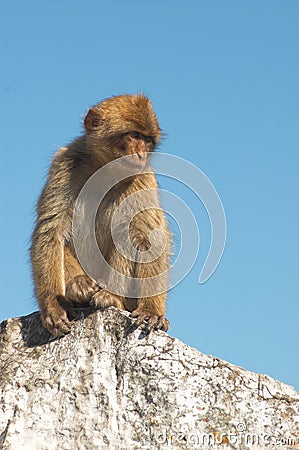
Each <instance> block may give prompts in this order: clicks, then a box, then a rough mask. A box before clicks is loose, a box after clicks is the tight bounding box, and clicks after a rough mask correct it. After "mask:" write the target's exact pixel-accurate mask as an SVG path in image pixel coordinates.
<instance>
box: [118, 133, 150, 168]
mask: <svg viewBox="0 0 299 450" xmlns="http://www.w3.org/2000/svg"><path fill="white" fill-rule="evenodd" d="M111 144H112V145H111V150H112V155H111V156H112V159H116V158H121V157H122V156H129V158H126V159H125V161H124V162H125V163H126V164H130V165H133V166H135V167H139V168H140V169H142V168H144V167H145V166H146V163H147V162H148V157H149V155H150V153H151V152H153V151H154V149H155V138H154V137H153V136H148V135H146V134H144V133H142V132H140V131H136V130H134V131H128V132H127V133H124V134H122V135H120V136H119V137H115V138H114V139H113V138H111Z"/></svg>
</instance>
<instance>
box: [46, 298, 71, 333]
mask: <svg viewBox="0 0 299 450" xmlns="http://www.w3.org/2000/svg"><path fill="white" fill-rule="evenodd" d="M41 318H42V321H43V325H44V327H45V328H46V329H47V330H48V331H49V333H51V334H52V335H53V336H55V337H58V336H63V335H64V334H67V333H69V332H70V331H71V322H70V321H69V319H68V316H67V310H66V308H65V307H64V306H62V305H61V304H59V302H58V301H57V300H55V301H53V304H51V306H50V307H48V308H47V310H46V311H42V312H41Z"/></svg>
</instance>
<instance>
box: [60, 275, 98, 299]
mask: <svg viewBox="0 0 299 450" xmlns="http://www.w3.org/2000/svg"><path fill="white" fill-rule="evenodd" d="M99 289H100V286H98V285H97V283H96V282H95V281H93V280H92V279H91V278H89V277H88V276H87V275H77V276H76V277H74V278H73V279H72V280H71V281H70V282H69V283H68V285H67V287H66V292H65V296H66V298H67V299H69V300H71V301H72V302H75V303H81V304H88V303H89V302H90V300H91V298H92V296H93V295H94V294H95V293H96V292H97V291H98V290H99Z"/></svg>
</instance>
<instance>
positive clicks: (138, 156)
mask: <svg viewBox="0 0 299 450" xmlns="http://www.w3.org/2000/svg"><path fill="white" fill-rule="evenodd" d="M146 156H147V155H146V153H144V152H136V153H133V155H132V157H133V161H132V162H133V163H134V164H138V165H140V166H143V165H144V164H145V163H146Z"/></svg>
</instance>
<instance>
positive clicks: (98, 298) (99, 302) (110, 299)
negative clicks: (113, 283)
mask: <svg viewBox="0 0 299 450" xmlns="http://www.w3.org/2000/svg"><path fill="white" fill-rule="evenodd" d="M90 305H91V306H93V307H94V308H95V309H106V308H109V306H115V307H116V308H118V309H125V308H124V305H123V301H122V297H118V296H117V295H114V294H111V293H110V292H108V291H106V290H105V289H102V290H101V291H99V292H96V293H95V294H94V295H93V297H92V299H91V301H90Z"/></svg>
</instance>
